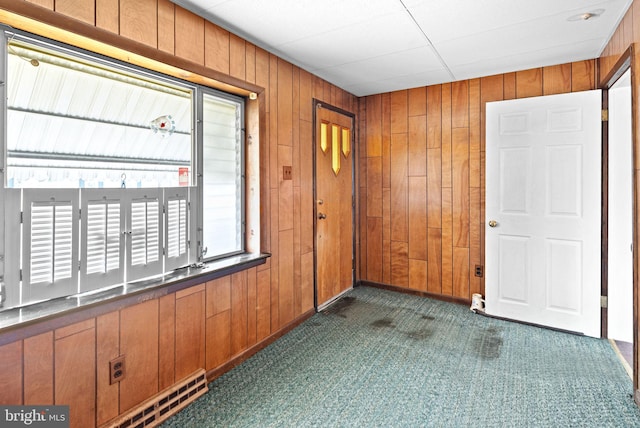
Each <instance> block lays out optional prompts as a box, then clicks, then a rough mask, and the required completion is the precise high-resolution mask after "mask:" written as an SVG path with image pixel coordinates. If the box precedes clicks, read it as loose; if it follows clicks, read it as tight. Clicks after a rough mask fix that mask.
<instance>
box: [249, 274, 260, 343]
mask: <svg viewBox="0 0 640 428" xmlns="http://www.w3.org/2000/svg"><path fill="white" fill-rule="evenodd" d="M246 273H247V346H253V345H255V344H256V342H257V341H258V330H257V327H258V320H257V317H258V311H257V307H258V290H257V278H256V268H251V269H248V270H247V271H246Z"/></svg>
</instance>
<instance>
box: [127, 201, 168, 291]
mask: <svg viewBox="0 0 640 428" xmlns="http://www.w3.org/2000/svg"><path fill="white" fill-rule="evenodd" d="M126 192H127V194H128V195H129V198H130V199H129V201H130V202H129V206H128V212H129V215H128V216H127V217H128V223H127V226H126V227H127V229H128V242H127V255H128V257H127V260H128V265H129V266H128V269H127V281H134V280H137V279H140V278H145V277H148V276H152V275H158V274H160V273H162V262H163V260H162V227H161V221H162V200H161V196H162V194H161V190H160V189H127V190H126Z"/></svg>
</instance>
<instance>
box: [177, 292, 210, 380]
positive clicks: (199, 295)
mask: <svg viewBox="0 0 640 428" xmlns="http://www.w3.org/2000/svg"><path fill="white" fill-rule="evenodd" d="M205 301H206V298H205V285H204V284H201V285H199V286H196V287H192V288H188V289H186V290H183V291H181V292H178V293H176V352H175V355H176V359H175V361H176V375H175V376H176V381H179V380H181V379H183V378H185V377H187V376H188V375H190V374H191V373H193V372H194V371H196V370H198V369H200V368H204V367H205Z"/></svg>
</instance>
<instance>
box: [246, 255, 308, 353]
mask: <svg viewBox="0 0 640 428" xmlns="http://www.w3.org/2000/svg"><path fill="white" fill-rule="evenodd" d="M312 265H313V263H312ZM256 281H257V283H256V338H257V340H259V341H260V340H262V339H265V338H266V337H267V336H269V334H270V333H271V271H270V270H263V271H258V273H257V277H256ZM307 298H309V296H307ZM310 299H311V300H313V289H312V290H311V294H310ZM312 304H313V303H312Z"/></svg>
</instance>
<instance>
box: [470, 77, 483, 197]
mask: <svg viewBox="0 0 640 428" xmlns="http://www.w3.org/2000/svg"><path fill="white" fill-rule="evenodd" d="M480 129H481V125H480V79H472V80H470V81H469V187H480V178H481V177H480V140H481V138H480Z"/></svg>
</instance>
